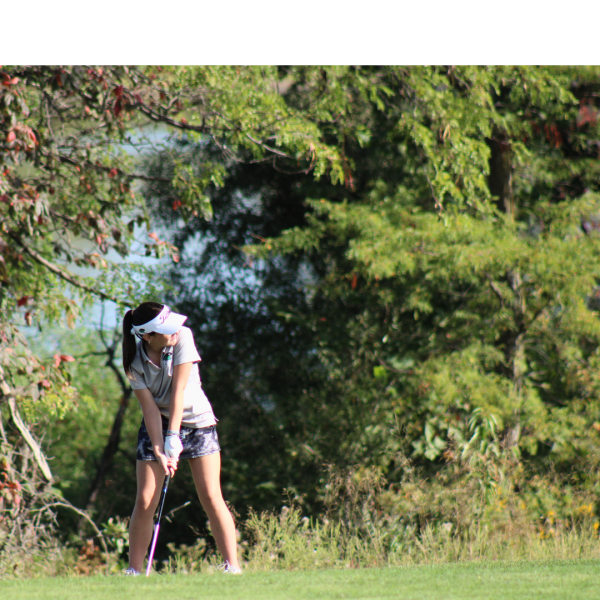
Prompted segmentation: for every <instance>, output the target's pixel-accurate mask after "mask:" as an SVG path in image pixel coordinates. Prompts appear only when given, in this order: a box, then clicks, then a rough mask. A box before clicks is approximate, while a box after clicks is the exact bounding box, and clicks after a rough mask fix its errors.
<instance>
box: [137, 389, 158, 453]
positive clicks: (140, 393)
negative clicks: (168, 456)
mask: <svg viewBox="0 0 600 600" xmlns="http://www.w3.org/2000/svg"><path fill="white" fill-rule="evenodd" d="M133 393H134V394H135V397H136V398H137V399H138V402H139V403H140V406H141V408H142V413H143V415H144V422H145V423H146V429H147V430H148V434H149V435H150V439H151V440H152V446H153V447H154V453H155V454H156V453H157V451H158V453H159V454H164V452H165V445H164V442H163V435H162V421H161V418H160V410H158V406H157V405H156V402H155V400H154V397H153V396H152V394H151V393H150V390H149V389H148V388H144V389H141V390H133Z"/></svg>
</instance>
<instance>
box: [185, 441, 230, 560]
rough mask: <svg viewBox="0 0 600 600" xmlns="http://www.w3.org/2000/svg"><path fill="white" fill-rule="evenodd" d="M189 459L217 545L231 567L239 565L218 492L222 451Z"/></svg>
mask: <svg viewBox="0 0 600 600" xmlns="http://www.w3.org/2000/svg"><path fill="white" fill-rule="evenodd" d="M189 463H190V467H191V469H192V475H193V477H194V483H195V484H196V491H197V492H198V497H199V498H200V502H201V503H202V507H203V508H204V510H205V511H206V514H207V515H208V520H209V521H210V528H211V530H212V534H213V537H214V538H215V541H216V542H217V548H218V549H219V552H220V553H221V554H222V555H223V558H224V559H225V560H226V561H227V562H228V563H229V564H230V565H231V566H232V567H236V568H238V569H239V568H240V565H239V563H238V558H237V539H236V535H235V524H234V522H233V518H232V516H231V513H230V512H229V509H228V508H227V505H226V504H225V500H223V493H222V492H221V453H220V452H215V453H214V454H209V455H208V456H201V457H199V458H191V459H190V460H189Z"/></svg>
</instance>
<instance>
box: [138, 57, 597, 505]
mask: <svg viewBox="0 0 600 600" xmlns="http://www.w3.org/2000/svg"><path fill="white" fill-rule="evenodd" d="M316 71H317V70H316V69H315V70H314V71H311V70H310V69H306V70H302V69H300V70H290V71H289V74H288V73H286V76H289V77H290V79H291V81H292V85H291V86H290V88H289V91H288V92H287V94H286V95H285V96H284V98H285V99H286V101H287V102H289V103H290V105H297V106H310V105H311V104H310V100H309V99H311V98H312V97H311V95H310V94H311V90H312V88H311V85H310V81H311V77H312V76H314V73H315V72H316ZM598 75H599V73H598V72H597V70H596V69H591V68H545V67H543V68H542V67H456V68H455V67H435V68H434V67H424V68H416V67H415V68H401V67H389V68H372V69H349V70H347V71H345V72H344V76H343V77H336V76H335V74H332V73H331V72H325V75H323V78H322V81H323V86H324V88H323V89H324V92H323V94H324V96H328V95H329V93H331V94H332V95H333V94H335V93H339V94H340V96H342V97H344V98H347V99H348V102H347V104H346V105H345V106H344V110H341V111H340V112H339V113H338V117H337V118H336V119H335V120H334V122H321V123H320V126H321V128H322V130H323V132H324V134H325V135H327V136H329V137H328V139H331V140H335V141H336V143H338V144H339V147H340V151H341V152H343V157H344V164H345V165H346V167H347V168H346V170H345V178H344V183H345V185H344V186H343V187H342V186H340V185H337V186H332V185H330V183H329V182H327V181H317V182H315V181H314V180H312V179H310V178H304V177H299V176H290V177H288V178H287V179H286V178H283V177H281V176H279V175H273V176H270V177H268V179H267V178H266V175H265V173H264V172H261V170H260V167H256V168H253V167H240V168H238V169H232V170H230V177H229V178H228V179H225V180H224V186H223V187H222V188H221V189H220V190H218V191H216V192H215V193H214V194H211V197H212V198H213V203H214V206H215V207H217V206H218V207H219V209H218V211H219V213H220V215H221V216H220V217H217V218H216V219H215V221H213V222H212V223H211V224H209V225H200V224H198V223H197V222H192V221H190V223H189V224H188V225H187V226H186V227H184V228H181V229H179V230H178V232H177V236H176V237H175V238H174V239H177V243H178V244H179V245H181V246H182V247H183V246H184V245H185V242H186V241H187V240H191V239H192V238H193V237H194V236H195V235H197V231H198V229H200V230H201V231H203V232H205V236H206V237H204V238H202V240H203V242H204V245H203V246H201V247H200V248H199V249H198V250H195V251H196V252H197V253H198V258H197V261H196V264H195V266H194V267H193V268H190V266H191V262H190V260H189V259H188V262H187V263H186V265H185V268H184V269H182V268H180V267H176V268H175V269H174V275H173V281H174V283H175V286H176V290H177V294H178V296H177V297H178V298H180V302H181V304H182V306H186V308H187V310H190V311H193V310H194V307H197V306H198V301H197V300H198V298H202V300H203V302H202V303H201V307H202V308H201V309H200V310H198V309H197V308H196V311H195V316H192V319H191V320H192V322H193V323H194V326H195V327H196V328H197V329H198V330H199V331H201V332H202V333H203V334H204V339H205V340H206V341H205V344H206V345H207V347H208V349H209V356H210V359H209V360H207V362H209V363H211V364H212V365H213V366H212V367H210V368H209V369H208V373H207V375H208V377H207V379H208V382H207V387H208V388H209V392H210V393H209V396H210V397H213V396H214V397H215V398H219V396H221V397H223V398H224V399H223V401H222V402H223V405H222V406H218V408H219V409H220V410H222V411H223V414H224V415H226V417H225V419H223V421H222V426H224V428H225V430H226V432H227V435H228V436H231V439H235V440H236V441H238V442H239V440H240V437H241V439H243V440H248V442H247V444H246V443H243V444H241V445H242V449H241V450H240V452H239V455H236V462H235V464H233V465H232V466H231V470H230V472H228V474H227V475H228V477H229V481H230V482H231V485H232V486H234V485H240V483H241V479H240V475H239V473H244V476H246V473H248V472H252V473H254V474H256V476H257V478H256V479H255V480H254V481H253V484H254V486H256V484H260V483H264V484H268V485H269V487H270V488H271V489H273V488H274V493H275V494H276V493H277V492H278V491H279V490H280V489H281V487H283V486H285V485H289V484H290V483H291V484H292V485H294V486H295V487H296V488H297V489H298V490H299V491H300V492H303V493H307V494H308V495H309V497H310V501H311V503H313V504H312V506H314V507H316V506H317V504H314V502H315V501H316V500H318V498H319V495H320V494H321V493H322V490H323V484H324V482H323V480H322V473H321V472H319V469H318V465H319V463H322V462H325V461H329V462H332V463H334V464H335V465H337V466H339V467H344V466H349V465H355V464H360V465H368V464H371V465H375V466H377V467H378V468H379V469H381V471H382V472H383V473H385V474H386V475H387V476H388V477H389V478H391V479H392V480H398V478H399V477H400V474H401V470H402V464H403V463H402V464H401V463H400V462H398V461H397V456H398V452H399V451H402V452H404V453H408V454H409V455H411V456H412V459H413V460H414V461H416V462H417V463H418V464H420V465H421V467H422V468H424V469H426V470H427V471H428V472H432V473H435V472H437V471H440V470H443V469H444V468H446V467H445V465H446V463H447V461H451V462H452V461H453V460H455V459H456V460H458V459H459V458H460V457H461V456H467V455H468V454H469V453H470V452H478V451H479V449H480V446H479V444H480V441H481V440H482V442H481V443H485V444H488V445H489V444H496V446H497V448H498V452H501V451H506V452H511V453H513V454H514V453H517V455H518V456H519V457H520V458H519V460H521V461H523V462H524V464H525V465H527V468H530V469H533V470H535V469H538V470H539V472H540V473H544V472H545V471H547V469H548V468H549V465H551V464H554V465H556V467H557V468H559V471H561V472H562V473H563V474H564V477H565V478H566V479H565V481H567V480H569V478H572V477H577V478H585V477H587V475H585V473H586V472H588V471H590V469H592V470H593V471H595V470H597V469H596V466H595V462H594V461H595V459H594V456H595V455H596V454H597V453H596V452H595V450H596V448H597V442H598V439H597V431H596V429H595V428H594V427H595V425H594V423H596V417H595V415H596V413H597V406H598V396H597V391H596V383H595V381H596V380H597V357H596V348H597V345H598V333H599V331H598V324H597V318H596V312H595V311H596V307H597V304H596V301H595V293H596V285H597V281H598V275H599V273H598V270H597V252H598V239H597V233H596V230H597V220H598V217H597V214H598V184H597V181H598V177H597V175H598V173H597V171H598V162H597V143H598V120H597V115H598V109H597V108H596V105H595V104H596V100H595V91H594V90H595V89H596V87H597V85H598V83H597V81H598ZM355 77H356V79H354V78H355ZM365 80H366V81H370V82H372V91H373V94H372V95H370V94H369V93H368V92H367V93H365V94H363V95H361V94H356V93H354V92H355V90H356V87H355V86H354V83H355V81H365ZM373 82H375V83H373ZM210 151H211V149H210V147H203V148H199V147H193V146H187V147H181V156H182V157H187V158H182V160H189V161H201V160H202V156H203V155H204V153H206V152H210ZM153 168H154V169H156V170H151V171H150V172H157V173H158V172H161V171H160V169H166V172H168V169H169V168H170V167H169V166H168V161H165V160H164V157H163V158H160V157H159V158H157V159H156V161H155V162H154V163H153ZM261 177H264V178H265V179H264V180H262V181H261ZM305 200H306V202H305ZM304 202H305V203H304ZM165 218H166V219H167V222H169V223H171V224H173V223H174V222H173V220H172V219H171V218H170V216H169V213H168V211H165ZM261 238H262V240H261ZM195 239H198V238H195ZM225 240H228V243H227V242H225ZM257 240H258V241H257ZM244 244H247V245H248V246H249V247H248V246H247V251H248V252H250V256H251V257H254V261H252V259H248V258H247V257H244V256H243V254H242V253H241V252H239V253H237V254H236V252H235V251H234V249H235V248H242V247H243V246H244ZM191 248H193V246H191ZM196 248H198V246H196ZM193 252H194V250H192V249H190V250H189V255H188V256H190V257H191V256H192V254H193ZM280 282H281V283H280ZM186 297H187V298H188V299H187V300H184V298H186ZM240 298H243V299H247V301H245V302H239V301H237V299H240ZM204 354H205V356H206V355H207V353H206V352H205V353H204ZM232 373H233V374H235V376H234V377H231V374H232ZM232 380H233V381H234V383H232ZM220 402H221V401H219V400H217V405H219V403H220ZM226 402H227V403H230V407H229V409H228V407H227V405H226ZM229 411H231V412H229ZM240 414H243V415H246V416H245V417H244V418H240ZM252 414H255V415H256V416H255V417H254V418H253V419H251V418H250V417H249V416H247V415H252ZM247 425H249V428H248V429H247V428H246V426H247ZM273 446H274V447H275V448H277V452H275V453H271V454H267V448H272V447H273ZM502 449H504V450H502ZM258 453H260V454H262V455H268V456H269V458H270V461H269V464H264V465H263V463H262V462H261V459H260V457H259V456H258V455H257V454H258ZM273 454H274V455H275V456H276V459H273V458H272V456H273ZM257 464H258V465H263V466H261V467H260V468H258V469H254V467H255V465H257ZM573 473H577V475H576V476H574V475H573ZM259 478H260V479H259ZM320 479H321V481H320ZM269 482H270V483H269ZM592 483H593V481H592V482H591V483H590V482H588V484H589V485H591V484H592ZM258 487H259V489H260V485H259V486H258ZM244 494H247V495H248V496H250V497H252V498H255V499H256V500H257V501H258V502H263V503H268V502H272V503H275V502H276V499H275V496H274V495H273V492H271V495H270V496H265V493H264V489H263V493H262V494H257V490H256V489H254V488H248V489H246V490H244ZM241 496H242V494H240V497H241Z"/></svg>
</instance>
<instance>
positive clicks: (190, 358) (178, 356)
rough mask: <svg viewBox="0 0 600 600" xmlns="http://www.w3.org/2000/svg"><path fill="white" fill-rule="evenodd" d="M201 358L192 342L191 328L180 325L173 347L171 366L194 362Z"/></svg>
mask: <svg viewBox="0 0 600 600" xmlns="http://www.w3.org/2000/svg"><path fill="white" fill-rule="evenodd" d="M200 360H202V359H201V358H200V355H199V354H198V350H197V349H196V344H195V343H194V336H193V334H192V330H191V329H189V328H188V327H182V328H181V330H180V332H179V339H178V340H177V343H176V344H175V347H174V348H173V366H177V365H182V364H184V363H189V362H191V363H196V362H200Z"/></svg>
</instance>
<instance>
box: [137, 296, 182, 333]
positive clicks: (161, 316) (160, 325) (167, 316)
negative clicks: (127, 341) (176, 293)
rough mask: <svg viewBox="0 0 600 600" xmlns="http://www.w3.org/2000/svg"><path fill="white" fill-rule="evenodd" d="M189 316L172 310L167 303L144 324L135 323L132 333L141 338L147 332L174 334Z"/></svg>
mask: <svg viewBox="0 0 600 600" xmlns="http://www.w3.org/2000/svg"><path fill="white" fill-rule="evenodd" d="M186 319H187V317H186V316H184V315H179V314H177V313H174V312H171V309H170V308H169V307H168V306H167V305H166V304H165V305H164V306H163V309H162V310H161V311H160V312H159V313H158V314H157V315H156V317H154V319H152V321H148V322H147V323H144V324H143V325H133V327H132V328H131V333H132V334H133V335H137V337H139V338H141V337H142V336H143V335H144V334H145V333H164V334H165V335H172V334H174V333H177V332H178V331H179V330H180V329H181V326H182V325H183V324H184V323H185V321H186Z"/></svg>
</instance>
